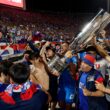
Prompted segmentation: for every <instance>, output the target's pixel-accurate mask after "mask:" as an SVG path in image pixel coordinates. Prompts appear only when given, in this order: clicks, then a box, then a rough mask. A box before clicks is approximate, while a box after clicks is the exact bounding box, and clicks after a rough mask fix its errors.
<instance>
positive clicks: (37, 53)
mask: <svg viewBox="0 0 110 110" xmlns="http://www.w3.org/2000/svg"><path fill="white" fill-rule="evenodd" d="M39 57H40V54H39V52H32V53H31V54H30V55H29V60H33V59H35V58H36V59H38V58H39Z"/></svg>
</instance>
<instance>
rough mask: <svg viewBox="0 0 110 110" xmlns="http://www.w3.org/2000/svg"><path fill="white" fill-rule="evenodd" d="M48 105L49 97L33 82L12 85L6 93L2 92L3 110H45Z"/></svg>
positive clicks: (1, 104)
mask: <svg viewBox="0 0 110 110" xmlns="http://www.w3.org/2000/svg"><path fill="white" fill-rule="evenodd" d="M46 103H47V95H46V94H45V93H44V92H43V91H42V90H41V89H40V86H38V85H35V84H33V83H31V82H26V83H25V84H23V85H17V84H10V85H9V86H8V87H7V88H6V89H5V91H4V92H0V108H1V109H2V110H45V109H44V106H45V105H46Z"/></svg>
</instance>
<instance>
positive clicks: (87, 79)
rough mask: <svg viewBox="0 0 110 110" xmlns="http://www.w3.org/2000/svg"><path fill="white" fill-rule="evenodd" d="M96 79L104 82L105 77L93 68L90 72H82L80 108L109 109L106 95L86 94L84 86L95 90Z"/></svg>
mask: <svg viewBox="0 0 110 110" xmlns="http://www.w3.org/2000/svg"><path fill="white" fill-rule="evenodd" d="M95 81H98V82H103V81H104V80H103V77H102V75H101V74H100V72H99V71H96V70H95V69H91V70H90V71H89V72H81V73H80V78H79V91H78V96H79V110H107V103H106V100H105V97H93V96H84V94H83V88H84V87H86V88H87V89H88V90H89V91H91V92H95V91H97V90H96V87H95Z"/></svg>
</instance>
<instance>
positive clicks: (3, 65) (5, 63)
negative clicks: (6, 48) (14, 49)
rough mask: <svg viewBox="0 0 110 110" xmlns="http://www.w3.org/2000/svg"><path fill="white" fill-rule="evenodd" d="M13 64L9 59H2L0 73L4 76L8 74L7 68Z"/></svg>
mask: <svg viewBox="0 0 110 110" xmlns="http://www.w3.org/2000/svg"><path fill="white" fill-rule="evenodd" d="M12 65H13V63H12V62H11V61H8V60H4V61H2V62H1V63H0V75H1V73H2V74H4V75H5V76H7V75H9V68H10V67H11V66H12Z"/></svg>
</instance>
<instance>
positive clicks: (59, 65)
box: [48, 9, 110, 73]
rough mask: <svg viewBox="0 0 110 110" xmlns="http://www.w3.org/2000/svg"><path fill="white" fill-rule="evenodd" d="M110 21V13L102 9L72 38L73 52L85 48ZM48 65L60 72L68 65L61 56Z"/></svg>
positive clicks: (71, 46)
mask: <svg viewBox="0 0 110 110" xmlns="http://www.w3.org/2000/svg"><path fill="white" fill-rule="evenodd" d="M109 22H110V14H109V13H107V12H105V11H104V10H103V9H101V10H100V11H99V12H98V14H97V15H96V16H95V17H94V18H93V19H92V20H91V21H90V22H89V23H88V24H87V25H86V26H85V27H84V28H83V30H82V31H81V32H80V33H79V34H78V35H77V36H76V37H75V39H73V40H72V42H71V44H70V48H71V50H73V52H76V53H77V52H78V51H80V50H81V49H82V48H84V47H85V46H86V45H87V44H88V43H89V41H90V40H91V39H92V38H93V37H94V34H95V35H96V36H97V35H98V34H99V32H100V31H102V30H103V29H104V28H105V27H106V26H107V25H108V23H109ZM48 66H49V67H50V68H51V69H52V70H53V71H54V70H57V71H58V72H59V73H60V72H62V71H63V70H64V69H65V68H66V67H67V65H66V64H65V63H64V62H62V60H61V58H60V57H59V56H57V55H56V56H55V57H54V58H53V59H52V60H51V61H50V62H49V63H48Z"/></svg>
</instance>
